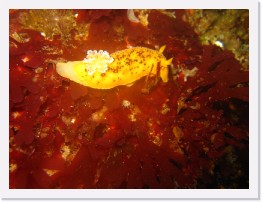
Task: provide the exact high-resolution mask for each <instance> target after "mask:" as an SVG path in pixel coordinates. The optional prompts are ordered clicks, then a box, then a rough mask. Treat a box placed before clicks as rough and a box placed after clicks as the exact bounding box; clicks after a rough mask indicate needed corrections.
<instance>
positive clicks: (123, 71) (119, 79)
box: [56, 46, 173, 89]
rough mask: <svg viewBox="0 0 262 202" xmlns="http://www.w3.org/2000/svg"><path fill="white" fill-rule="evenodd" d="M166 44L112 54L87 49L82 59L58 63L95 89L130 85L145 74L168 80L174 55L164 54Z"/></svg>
mask: <svg viewBox="0 0 262 202" xmlns="http://www.w3.org/2000/svg"><path fill="white" fill-rule="evenodd" d="M164 49H165V46H162V47H161V48H160V49H159V50H158V51H156V50H153V49H149V48H145V47H133V48H130V49H125V50H121V51H117V52H115V53H112V54H110V55H109V53H108V52H106V51H102V50H100V51H96V50H94V51H92V50H89V51H87V56H86V58H84V59H83V60H82V61H71V62H66V63H57V64H56V71H57V73H58V74H59V75H60V76H62V77H65V78H68V79H70V80H72V81H74V82H76V83H79V84H82V85H84V86H88V87H91V88H96V89H110V88H114V87H116V86H120V85H126V86H128V85H131V84H132V83H134V82H135V81H137V80H139V79H140V78H142V77H145V76H148V77H153V76H160V77H161V79H162V81H163V82H167V81H168V68H169V67H168V66H169V65H170V64H171V63H172V59H173V58H170V59H169V60H167V59H166V57H165V56H164V55H163V51H164Z"/></svg>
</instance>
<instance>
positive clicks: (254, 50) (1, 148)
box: [0, 0, 260, 199]
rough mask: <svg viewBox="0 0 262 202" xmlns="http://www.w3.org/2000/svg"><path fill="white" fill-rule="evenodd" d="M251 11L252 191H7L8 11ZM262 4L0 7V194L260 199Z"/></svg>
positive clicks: (191, 0) (11, 2) (123, 1)
mask: <svg viewBox="0 0 262 202" xmlns="http://www.w3.org/2000/svg"><path fill="white" fill-rule="evenodd" d="M36 8H41V9H64V8H65V9H78V8H81V9H83V8H91V9H94V8H98V9H105V8H114V9H122V8H141V9H159V8H161V9H167V8H169V9H171V8H172V9H183V8H186V9H249V40H250V41H249V67H250V68H249V103H250V106H249V130H250V131H249V138H250V139H249V145H250V147H249V189H234V190H233V189H177V190H176V189H150V190H142V189H58V190H56V189H9V116H8V114H9V111H8V109H9V107H8V106H9V71H8V70H9V68H8V67H9V9H36ZM258 8H259V3H258V2H257V1H254V0H249V1H247V0H219V1H214V0H208V1H206V0H186V1H170V0H161V1H150V3H149V1H135V0H115V1H112V0H95V1H89V0H86V1H65V0H52V1H48V0H46V1H43V0H41V1H40V0H39V1H34V0H21V1H17V0H8V1H5V0H3V1H1V2H0V16H1V18H0V19H1V26H2V28H1V35H0V36H1V37H0V40H1V41H0V44H2V45H1V56H0V57H1V59H2V60H1V61H2V63H1V74H0V75H1V79H0V80H1V81H0V82H1V98H2V99H1V105H0V107H1V114H2V117H1V125H0V127H1V136H0V137H1V140H0V144H1V145H0V153H1V154H2V155H1V157H0V163H1V164H0V165H1V172H0V173H1V174H0V179H1V182H0V186H1V187H0V192H1V198H3V199H19V198H20V199H37V198H42V199H47V198H49V199H62V198H66V199H80V198H83V199H259V198H260V171H259V168H260V161H259V158H260V156H259V155H260V154H259V153H258V152H259V143H260V138H259V132H260V131H259V129H260V128H259V126H258V125H259V123H258V120H259V110H258V109H260V107H259V102H258V101H259V87H258V84H259V74H258V73H259V72H260V71H259V69H258V68H259V59H258V52H259V51H258V50H259V43H258V42H259V38H258V37H259V36H258V33H259V26H258V14H259V13H258V11H259V9H258Z"/></svg>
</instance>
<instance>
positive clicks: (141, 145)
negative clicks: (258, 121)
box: [9, 10, 249, 189]
mask: <svg viewBox="0 0 262 202" xmlns="http://www.w3.org/2000/svg"><path fill="white" fill-rule="evenodd" d="M19 12H20V11H15V12H10V18H11V19H12V22H13V21H14V20H13V19H15V18H17V17H18V16H19V15H18V13H19ZM74 12H75V13H77V14H78V15H77V17H76V22H75V23H76V24H79V23H90V28H89V31H88V38H87V39H86V40H83V41H79V40H76V39H75V38H76V35H77V34H78V33H74V32H73V31H72V35H73V36H72V39H70V41H68V44H67V45H65V43H64V42H62V38H61V36H59V35H58V36H55V37H54V38H53V40H49V39H46V38H45V37H44V36H42V35H41V33H39V32H38V31H35V30H28V29H27V30H25V29H22V28H20V27H19V26H20V25H19V24H17V23H14V24H13V25H12V29H13V30H16V32H17V33H18V34H21V33H26V36H28V38H29V40H28V41H26V42H23V43H21V42H18V41H17V40H15V39H14V38H12V37H11V36H10V50H9V54H10V67H9V75H10V76H9V81H10V97H9V100H10V101H9V102H10V106H9V107H10V113H9V116H10V118H9V128H10V134H9V139H10V143H9V144H10V176H9V181H10V188H11V189H14V188H23V189H27V188H39V189H45V188H51V189H52V188H72V189H83V188H140V189H141V188H152V189H154V188H222V187H223V188H248V187H249V185H248V163H247V162H248V161H249V159H248V145H249V134H248V128H249V125H248V119H249V117H248V104H249V103H248V101H249V100H248V96H249V90H248V83H249V80H248V72H246V71H242V70H241V64H240V63H239V62H238V61H237V60H236V59H235V58H234V55H233V54H232V53H231V52H230V51H228V50H222V49H221V48H219V47H216V46H213V45H208V46H202V45H201V44H200V42H199V39H198V35H197V34H196V33H195V32H194V31H193V28H191V27H190V26H189V25H188V24H187V23H186V22H184V21H183V15H184V12H185V11H184V10H174V12H175V13H176V18H172V17H170V16H168V15H166V14H164V13H162V12H160V11H157V10H151V11H150V12H149V14H148V23H149V24H148V26H147V27H145V26H143V25H141V24H133V23H131V22H130V21H129V20H128V19H127V14H126V12H127V11H126V10H75V11H74ZM172 12H173V11H172ZM162 45H166V50H165V51H164V55H165V56H166V57H167V58H171V57H173V58H174V59H173V70H171V69H170V71H169V81H168V82H167V83H162V81H160V80H158V82H157V83H156V85H152V87H151V88H150V90H149V92H148V93H142V92H141V90H142V89H143V87H144V86H145V78H142V79H141V80H139V81H137V82H136V83H134V84H133V85H132V86H130V87H127V86H119V87H115V88H113V89H110V90H98V89H91V88H88V87H84V86H81V85H79V84H76V83H74V82H71V81H69V80H67V79H64V78H61V77H60V76H59V75H58V74H57V73H56V71H55V63H56V62H57V61H61V60H64V61H66V60H68V61H69V60H82V59H83V58H84V57H85V53H86V51H87V50H89V49H97V50H107V51H109V52H110V53H112V52H115V51H117V50H122V49H125V48H127V47H128V46H143V47H149V48H155V47H160V46H162ZM195 67H196V68H197V71H196V72H195V73H194V74H193V75H192V76H188V77H187V78H186V80H185V72H186V70H192V69H194V68H195ZM148 82H150V83H154V82H155V78H150V79H149V81H148ZM238 171H241V172H238Z"/></svg>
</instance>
